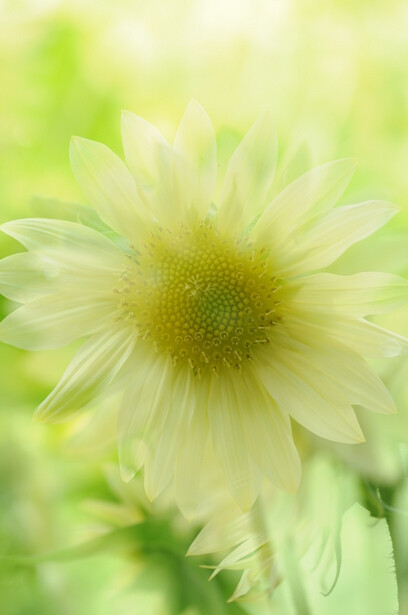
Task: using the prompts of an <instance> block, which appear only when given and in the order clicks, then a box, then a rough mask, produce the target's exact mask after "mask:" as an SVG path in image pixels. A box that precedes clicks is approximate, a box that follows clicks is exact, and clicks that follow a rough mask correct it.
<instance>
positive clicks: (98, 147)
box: [70, 137, 152, 241]
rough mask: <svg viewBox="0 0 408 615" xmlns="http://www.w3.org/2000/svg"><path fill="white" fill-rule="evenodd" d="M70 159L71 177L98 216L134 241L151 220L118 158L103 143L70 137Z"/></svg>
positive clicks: (133, 181) (132, 180)
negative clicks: (73, 177)
mask: <svg viewBox="0 0 408 615" xmlns="http://www.w3.org/2000/svg"><path fill="white" fill-rule="evenodd" d="M70 160H71V166H72V170H73V172H74V175H75V179H76V180H77V182H78V184H79V185H80V187H81V188H82V190H83V192H84V194H85V195H86V197H87V198H88V199H89V201H90V203H91V204H92V205H93V206H94V207H95V209H96V211H97V212H98V214H99V216H100V217H101V219H102V220H103V221H104V222H106V224H108V225H109V226H110V227H111V228H113V229H114V230H115V231H116V232H118V233H119V234H121V235H123V236H124V237H127V238H128V239H129V240H130V241H137V240H139V239H140V238H141V237H143V236H144V233H145V226H146V223H149V222H150V221H151V220H152V216H151V214H150V213H149V212H148V210H147V209H146V207H145V206H144V204H143V202H142V200H141V198H140V196H139V194H138V191H137V187H136V184H135V180H134V179H133V176H132V174H131V173H130V171H129V170H128V169H127V167H126V166H125V164H124V163H123V162H122V160H121V159H120V158H119V157H118V156H117V155H116V154H114V153H113V152H112V151H111V150H110V149H109V148H108V147H106V145H103V144H102V143H97V142H96V141H90V140H89V139H82V138H80V137H73V138H72V140H71V146H70Z"/></svg>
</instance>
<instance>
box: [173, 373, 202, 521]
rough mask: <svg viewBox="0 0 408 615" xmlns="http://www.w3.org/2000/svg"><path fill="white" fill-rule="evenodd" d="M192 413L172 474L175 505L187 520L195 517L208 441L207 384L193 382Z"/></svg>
mask: <svg viewBox="0 0 408 615" xmlns="http://www.w3.org/2000/svg"><path fill="white" fill-rule="evenodd" d="M192 384H193V386H194V391H193V393H192V395H193V399H194V402H193V408H194V410H193V412H190V414H189V417H188V418H189V422H188V424H187V425H186V437H185V438H184V442H181V443H180V451H179V454H178V455H177V460H176V465H175V470H174V488H175V496H176V500H177V504H178V506H179V508H180V510H181V512H182V513H183V515H184V516H185V517H186V518H187V519H193V518H194V517H195V516H196V514H197V505H198V496H199V490H200V476H201V470H202V465H203V459H204V451H205V446H206V443H207V439H208V433H209V425H208V416H207V405H208V395H209V382H208V381H206V380H203V381H202V382H200V383H197V382H195V383H194V382H193V383H192Z"/></svg>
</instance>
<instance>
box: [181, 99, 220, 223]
mask: <svg viewBox="0 0 408 615" xmlns="http://www.w3.org/2000/svg"><path fill="white" fill-rule="evenodd" d="M173 149H174V157H173V179H174V190H175V201H176V203H177V212H174V214H176V213H177V214H178V216H180V217H181V219H183V217H184V216H186V215H187V216H189V215H190V213H191V212H197V213H198V215H199V217H200V218H205V216H206V215H207V213H208V211H209V209H210V205H211V201H212V198H213V193H214V188H215V182H216V177H217V146H216V140H215V133H214V129H213V126H212V124H211V120H210V118H209V117H208V115H207V114H206V112H205V111H204V109H203V108H202V107H201V105H199V103H198V102H197V101H195V100H192V101H191V102H190V104H189V105H188V107H187V109H186V111H185V113H184V116H183V118H182V120H181V123H180V126H179V129H178V131H177V134H176V138H175V140H174V148H173Z"/></svg>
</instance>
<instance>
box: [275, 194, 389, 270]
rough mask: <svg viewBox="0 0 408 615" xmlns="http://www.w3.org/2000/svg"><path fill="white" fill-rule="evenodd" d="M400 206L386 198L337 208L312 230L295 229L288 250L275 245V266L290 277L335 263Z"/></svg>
mask: <svg viewBox="0 0 408 615" xmlns="http://www.w3.org/2000/svg"><path fill="white" fill-rule="evenodd" d="M397 212H398V209H397V208H396V207H395V205H393V204H392V203H387V202H385V201H366V202H365V203H359V204H357V205H346V206H344V207H336V208H334V209H333V210H332V211H330V212H329V213H328V214H326V215H325V216H324V217H323V218H321V219H320V220H318V221H317V223H316V224H315V225H314V226H313V227H312V228H311V229H310V230H306V231H303V230H302V229H301V230H300V231H299V232H293V233H292V234H290V235H289V236H288V237H287V238H286V245H285V250H280V251H279V250H276V254H275V252H274V246H272V258H273V263H274V267H275V269H276V271H277V273H278V275H279V276H282V277H288V276H291V275H298V274H300V273H306V272H308V271H313V270H316V269H323V268H324V267H327V266H328V265H330V264H331V263H332V262H334V261H335V260H336V259H337V258H338V257H339V256H340V255H341V254H343V252H345V250H347V248H349V247H350V246H352V245H353V244H354V243H356V242H357V241H360V240H361V239H364V238H365V237H368V236H369V235H371V234H372V233H374V231H376V230H377V229H378V228H380V227H381V226H383V225H384V224H385V223H386V222H387V221H388V220H389V219H390V218H391V217H392V216H394V215H395V214H396V213H397Z"/></svg>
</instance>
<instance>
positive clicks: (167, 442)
mask: <svg viewBox="0 0 408 615" xmlns="http://www.w3.org/2000/svg"><path fill="white" fill-rule="evenodd" d="M177 372H178V373H177ZM177 372H176V370H175V374H174V375H173V379H174V383H173V385H172V388H171V393H170V394H171V401H170V405H171V407H170V410H169V412H168V413H167V416H166V418H165V420H164V424H163V429H162V434H161V436H160V439H159V441H158V443H157V446H156V447H155V451H154V454H153V455H152V456H151V457H149V458H148V459H147V460H146V464H145V490H146V494H147V497H148V498H149V499H150V500H154V499H155V498H156V497H157V496H158V495H159V494H160V493H161V492H162V491H163V489H164V488H165V487H166V486H167V485H168V483H169V482H170V480H171V478H172V476H173V474H174V468H175V464H176V459H177V456H178V454H179V453H180V450H181V447H182V445H183V443H184V442H185V440H186V438H188V437H189V434H188V431H187V427H188V424H189V422H190V416H191V414H192V413H194V411H195V408H194V404H195V399H194V396H193V394H192V382H191V380H192V378H194V376H192V372H191V370H190V368H189V367H187V368H179V369H178V370H177ZM176 374H177V375H176ZM197 410H198V408H197Z"/></svg>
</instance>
